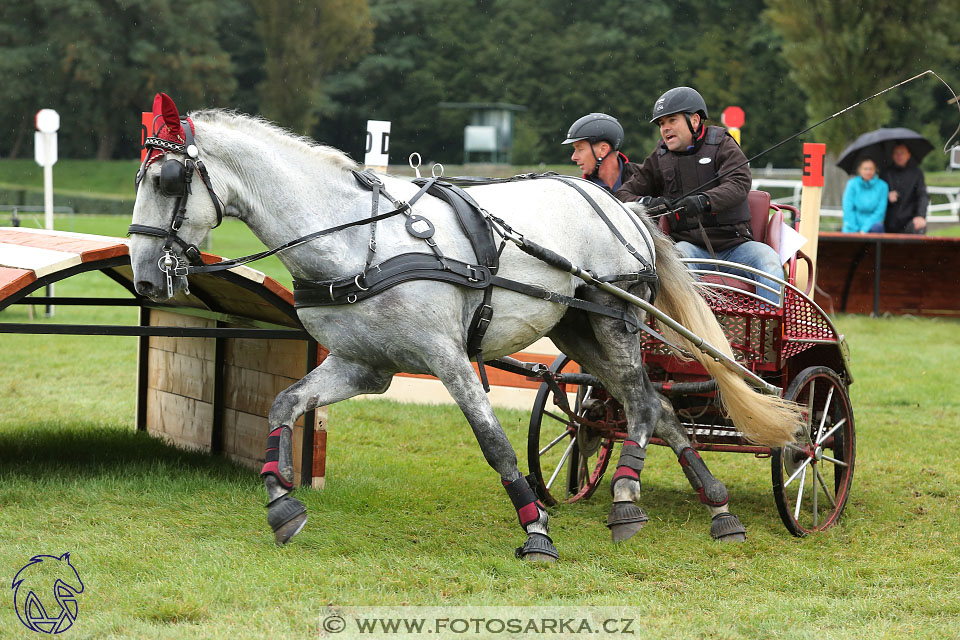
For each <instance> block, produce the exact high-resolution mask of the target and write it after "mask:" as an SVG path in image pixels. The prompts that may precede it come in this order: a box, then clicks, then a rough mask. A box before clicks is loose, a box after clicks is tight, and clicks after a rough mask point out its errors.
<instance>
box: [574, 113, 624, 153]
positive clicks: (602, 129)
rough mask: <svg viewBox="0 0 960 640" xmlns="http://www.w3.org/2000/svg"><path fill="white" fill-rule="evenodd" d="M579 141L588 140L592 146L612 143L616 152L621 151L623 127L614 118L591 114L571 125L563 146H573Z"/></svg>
mask: <svg viewBox="0 0 960 640" xmlns="http://www.w3.org/2000/svg"><path fill="white" fill-rule="evenodd" d="M577 140H586V141H587V142H589V143H590V144H593V143H595V142H600V141H601V140H604V141H606V142H609V143H610V145H611V146H612V147H613V149H614V151H619V150H620V146H621V145H622V144H623V127H621V126H620V123H619V122H617V119H616V118H614V117H613V116H608V115H607V114H605V113H589V114H587V115H585V116H583V117H582V118H580V119H579V120H577V121H576V122H574V123H573V124H572V125H570V130H569V131H567V138H566V139H565V140H564V141H563V142H562V143H561V144H571V143H573V142H576V141H577Z"/></svg>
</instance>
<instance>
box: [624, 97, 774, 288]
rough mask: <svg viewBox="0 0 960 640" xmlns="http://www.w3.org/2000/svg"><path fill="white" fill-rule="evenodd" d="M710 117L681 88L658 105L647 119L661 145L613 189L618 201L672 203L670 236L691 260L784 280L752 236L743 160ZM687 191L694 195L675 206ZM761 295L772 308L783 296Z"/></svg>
mask: <svg viewBox="0 0 960 640" xmlns="http://www.w3.org/2000/svg"><path fill="white" fill-rule="evenodd" d="M707 117H708V116H707V105H706V103H705V102H704V100H703V97H701V95H700V94H699V93H698V92H697V91H695V90H694V89H691V88H690V87H676V88H674V89H671V90H669V91H667V92H666V93H665V94H663V95H662V96H661V97H660V99H659V100H657V102H656V103H655V104H654V106H653V118H652V119H651V120H650V122H653V123H656V124H657V126H658V127H660V137H661V140H660V142H659V143H658V144H657V147H656V149H654V150H653V153H651V154H650V155H649V156H647V158H646V160H644V161H643V164H641V165H640V169H639V170H638V171H637V172H636V174H635V175H634V176H633V177H631V178H630V179H629V180H627V181H626V182H625V183H624V185H623V187H622V188H621V189H620V190H619V191H617V192H616V195H617V198H619V199H620V200H622V201H624V202H631V201H639V202H640V204H643V205H645V206H647V207H648V208H654V207H658V206H661V205H667V204H669V206H670V207H671V208H672V209H673V210H672V211H671V212H670V213H669V214H668V218H667V219H668V221H669V223H670V237H671V238H673V239H674V241H676V243H677V249H678V250H679V251H680V253H681V254H682V255H683V256H684V257H686V258H716V259H718V260H727V261H729V262H737V263H740V264H743V265H746V266H749V267H753V268H754V269H758V270H760V271H762V272H764V273H768V274H770V275H772V276H775V277H777V278H783V265H782V264H781V262H780V256H778V255H777V252H776V251H774V250H773V248H771V247H770V246H768V245H766V244H763V243H762V242H756V241H754V239H753V232H752V231H751V229H750V206H749V205H748V204H747V195H748V194H749V193H750V184H751V175H750V169H749V167H748V166H747V162H746V157H745V156H744V155H743V151H741V150H740V145H738V144H737V142H736V140H734V139H733V137H731V136H730V134H729V133H727V131H726V130H725V129H724V128H723V127H714V126H709V127H708V126H706V123H705V121H706V119H707ZM721 175H722V176H723V177H722V178H720V179H719V180H718V179H717V178H718V176H721ZM698 191H699V192H698ZM688 192H694V193H691V195H689V196H686V197H684V198H683V199H681V200H679V201H676V202H674V201H675V200H677V198H680V196H682V195H684V194H686V193H688ZM668 199H669V200H670V201H671V202H669V203H668ZM693 268H701V269H703V268H710V267H705V266H704V265H693ZM720 270H721V271H728V272H733V270H732V269H726V268H721V269H720ZM738 275H745V276H746V277H748V278H751V279H753V280H756V281H758V282H760V283H762V284H765V285H767V286H770V287H773V288H774V289H776V288H778V287H779V285H778V284H777V283H775V282H773V281H771V280H767V279H765V278H763V277H761V276H756V275H754V274H752V273H749V272H744V271H739V272H738ZM757 294H758V295H760V296H762V297H763V298H765V299H766V300H768V301H770V302H772V303H774V304H776V303H777V301H778V298H779V296H778V295H777V294H776V293H774V292H772V291H768V290H766V289H764V288H763V287H757Z"/></svg>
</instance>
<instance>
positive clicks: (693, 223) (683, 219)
mask: <svg viewBox="0 0 960 640" xmlns="http://www.w3.org/2000/svg"><path fill="white" fill-rule="evenodd" d="M707 211H710V201H709V200H708V199H707V196H705V195H703V194H702V193H697V194H694V195H692V196H687V197H686V198H683V199H682V200H680V201H679V202H677V204H676V206H675V207H674V208H673V210H671V211H670V214H669V215H668V216H667V220H668V221H669V223H670V231H685V230H687V229H695V228H696V227H697V226H698V225H699V224H700V216H701V215H702V214H704V213H706V212H707Z"/></svg>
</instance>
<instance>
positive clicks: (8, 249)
mask: <svg viewBox="0 0 960 640" xmlns="http://www.w3.org/2000/svg"><path fill="white" fill-rule="evenodd" d="M80 262H81V260H80V254H79V253H71V252H66V251H52V250H50V249H41V248H38V247H30V246H21V245H16V244H4V245H3V246H2V248H0V266H2V267H13V268H15V269H29V270H31V271H33V272H35V273H36V274H37V277H38V278H42V277H44V276H46V275H49V274H51V273H56V272H57V271H62V270H63V269H69V268H70V267H73V266H76V265H78V264H80Z"/></svg>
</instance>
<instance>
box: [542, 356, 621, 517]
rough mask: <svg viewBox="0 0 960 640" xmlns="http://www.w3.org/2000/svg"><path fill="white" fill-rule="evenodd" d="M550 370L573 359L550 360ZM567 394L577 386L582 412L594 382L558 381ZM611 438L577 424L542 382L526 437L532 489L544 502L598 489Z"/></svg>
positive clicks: (570, 368) (576, 408) (577, 409)
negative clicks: (589, 383) (563, 382)
mask: <svg viewBox="0 0 960 640" xmlns="http://www.w3.org/2000/svg"><path fill="white" fill-rule="evenodd" d="M550 370H551V371H552V372H553V373H555V374H556V373H562V372H563V371H564V370H566V371H567V372H568V373H569V372H574V371H576V370H577V369H576V364H575V363H574V362H573V361H572V360H571V359H570V358H568V357H567V356H560V357H558V358H557V359H556V360H554V362H553V364H552V365H550ZM560 388H561V389H562V390H563V391H564V392H565V393H568V394H569V393H573V392H574V391H576V402H575V403H574V405H573V407H574V411H575V413H576V414H577V415H584V412H585V411H587V410H588V409H589V408H590V405H591V402H592V401H593V396H594V395H595V393H596V390H595V389H594V387H592V386H588V385H577V386H576V387H575V388H574V387H573V386H572V385H569V384H561V385H560ZM613 445H614V441H613V440H612V439H608V438H605V437H603V436H601V435H598V434H597V433H595V432H594V430H593V429H591V428H590V427H588V426H586V425H578V424H577V423H575V422H574V421H572V420H571V419H570V417H569V416H568V415H567V414H566V413H564V412H563V411H562V410H561V409H560V408H559V407H557V406H556V405H555V404H554V402H553V394H552V393H551V392H550V389H549V388H548V387H547V385H546V383H544V384H541V385H540V390H539V391H538V392H537V399H536V400H535V401H534V403H533V409H531V412H530V431H529V433H528V436H527V462H528V464H529V465H530V475H531V476H532V479H533V480H534V482H532V483H531V485H537V486H535V487H534V489H535V490H536V492H537V495H538V496H539V497H540V499H541V500H542V501H543V502H544V504H547V505H554V504H557V503H558V502H561V501H565V502H576V501H577V500H581V499H583V498H588V497H590V495H592V494H593V492H594V491H596V489H597V486H598V485H599V484H600V480H601V478H603V472H604V471H606V469H607V463H608V462H610V454H611V453H612V451H613Z"/></svg>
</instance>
